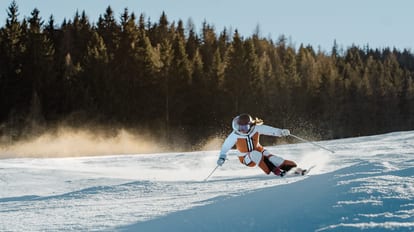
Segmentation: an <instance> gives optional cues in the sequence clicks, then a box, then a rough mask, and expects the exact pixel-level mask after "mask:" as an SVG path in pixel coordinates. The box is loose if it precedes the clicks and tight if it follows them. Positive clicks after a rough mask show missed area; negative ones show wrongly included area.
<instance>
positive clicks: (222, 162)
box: [217, 158, 226, 166]
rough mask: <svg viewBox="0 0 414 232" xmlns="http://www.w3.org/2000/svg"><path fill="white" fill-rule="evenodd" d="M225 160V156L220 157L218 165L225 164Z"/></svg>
mask: <svg viewBox="0 0 414 232" xmlns="http://www.w3.org/2000/svg"><path fill="white" fill-rule="evenodd" d="M224 161H226V159H224V158H219V159H218V160H217V165H218V166H221V165H223V164H224Z"/></svg>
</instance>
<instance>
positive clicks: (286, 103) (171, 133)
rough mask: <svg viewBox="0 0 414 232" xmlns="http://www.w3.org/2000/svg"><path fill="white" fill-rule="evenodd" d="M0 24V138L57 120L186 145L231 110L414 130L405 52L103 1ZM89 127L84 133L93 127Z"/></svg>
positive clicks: (296, 127)
mask: <svg viewBox="0 0 414 232" xmlns="http://www.w3.org/2000/svg"><path fill="white" fill-rule="evenodd" d="M7 12H8V18H7V20H6V23H5V25H4V26H3V27H1V28H0V110H1V111H0V138H1V140H0V142H1V143H2V144H7V143H12V142H14V141H17V140H20V139H25V138H28V137H34V136H37V135H39V134H41V133H43V132H44V131H46V130H50V129H51V128H52V129H53V128H58V127H59V126H61V125H65V126H69V127H73V128H89V129H91V128H105V131H107V133H108V134H111V131H116V130H117V129H119V128H128V129H129V130H132V131H135V132H136V133H145V134H147V135H148V136H149V137H152V138H156V139H158V140H160V141H161V142H165V143H166V144H174V143H176V142H179V143H180V144H182V146H180V147H181V148H184V149H186V150H189V149H194V148H196V145H197V144H199V143H200V141H202V140H204V139H205V138H208V137H211V136H215V137H217V136H218V137H221V138H223V137H225V136H226V135H227V134H228V133H229V132H230V131H231V120H232V118H233V117H234V116H236V115H237V114H240V113H245V112H246V113H250V114H251V115H253V116H255V117H256V116H257V117H260V118H263V119H264V121H265V123H266V124H269V125H273V126H275V127H279V128H289V129H290V130H291V131H292V132H293V133H296V134H299V135H303V136H306V137H307V138H312V139H333V138H344V137H354V136H361V135H371V134H379V133H385V132H390V131H398V130H412V129H414V83H413V77H414V55H413V53H412V52H411V51H410V50H407V49H404V50H398V49H395V48H388V47H387V48H370V47H369V45H368V44H367V45H366V46H364V47H362V48H361V47H358V46H355V45H351V46H349V47H347V48H343V47H340V46H338V44H336V42H335V41H333V46H332V49H331V51H329V52H326V51H321V50H317V49H315V48H313V47H312V46H310V45H303V44H301V45H300V46H299V47H297V48H296V47H295V46H294V45H293V44H292V43H290V42H289V40H288V39H287V38H286V36H284V35H281V36H280V37H279V38H278V39H277V40H276V41H273V40H272V39H270V38H264V37H262V36H260V31H259V29H258V30H257V32H255V33H253V34H252V35H251V36H248V37H243V36H241V35H240V34H239V33H238V31H237V29H236V30H234V31H233V30H232V31H228V30H227V29H224V30H223V31H221V32H217V31H216V29H215V28H214V26H212V25H210V24H208V23H207V22H204V23H203V24H202V29H201V31H199V32H197V31H195V25H194V24H193V23H192V22H191V20H189V21H188V22H187V23H186V25H184V23H183V21H181V20H179V21H177V22H169V21H168V17H167V15H166V14H165V13H164V12H162V13H160V18H159V20H158V21H156V22H151V21H150V20H149V19H145V18H144V16H143V15H142V14H141V15H140V16H139V17H137V16H136V15H135V14H134V13H130V12H129V11H128V9H125V10H124V12H123V13H121V17H120V18H119V19H116V18H115V16H114V12H113V11H112V9H111V7H108V8H107V10H106V12H104V13H103V15H101V16H100V17H99V19H98V21H97V23H96V24H91V22H90V20H89V18H88V17H87V14H86V12H82V13H79V12H76V13H75V16H74V17H73V18H72V19H69V20H66V19H65V20H64V21H63V22H62V23H61V24H60V26H57V24H56V22H55V21H54V19H53V16H50V18H49V19H48V20H47V22H46V21H45V20H43V19H42V18H40V17H39V10H37V9H34V10H33V11H32V13H31V15H30V16H29V17H27V18H25V19H23V20H21V21H19V20H18V15H19V12H18V6H17V4H16V3H15V2H12V3H11V4H10V6H9V8H8V9H7ZM92 130H93V129H92Z"/></svg>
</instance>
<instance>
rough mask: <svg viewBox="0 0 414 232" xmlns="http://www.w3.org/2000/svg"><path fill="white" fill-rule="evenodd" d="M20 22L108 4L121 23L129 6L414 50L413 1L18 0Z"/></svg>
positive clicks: (1, 18) (1, 7)
mask: <svg viewBox="0 0 414 232" xmlns="http://www.w3.org/2000/svg"><path fill="white" fill-rule="evenodd" d="M11 2H12V0H0V25H4V23H5V20H6V17H7V14H6V10H7V7H8V6H9V5H10V3H11ZM16 2H17V4H18V6H19V12H20V18H22V17H23V16H25V17H28V16H30V13H31V11H32V10H33V9H34V8H35V7H36V8H38V9H39V11H40V14H41V17H42V18H43V19H44V20H45V21H47V19H48V18H49V16H50V15H51V14H53V15H54V17H55V21H56V23H57V24H58V25H60V24H61V23H62V21H63V19H64V18H67V19H71V18H73V16H74V14H75V12H76V10H79V12H82V10H85V12H86V14H87V15H88V17H89V19H90V21H91V22H96V21H97V19H98V17H99V15H103V14H104V12H105V9H106V8H107V6H108V5H110V6H111V7H112V9H113V10H114V12H115V15H116V17H117V19H119V17H120V15H121V13H122V12H123V9H124V8H125V7H127V8H128V9H129V11H130V12H134V13H135V14H136V15H137V16H138V15H140V14H141V13H143V14H144V15H145V16H146V19H148V17H149V18H150V19H151V21H152V22H157V21H158V19H159V17H160V15H161V13H162V11H165V13H166V15H167V17H168V20H169V21H170V22H172V21H178V19H182V20H183V22H184V23H185V24H186V23H187V21H188V19H189V18H191V19H192V20H193V22H194V24H195V25H196V29H197V30H198V31H199V30H200V28H201V25H202V22H203V21H204V20H205V21H207V22H208V23H209V24H210V25H214V26H215V28H216V31H217V32H221V31H222V30H223V29H224V27H227V28H228V29H230V28H231V29H238V30H239V32H240V33H241V34H242V36H244V37H248V36H251V35H252V34H253V32H254V30H255V28H256V27H257V25H259V27H260V31H261V35H262V36H265V37H269V36H270V37H271V38H272V39H277V38H278V37H279V36H280V35H281V34H283V35H285V36H287V37H289V38H291V41H292V42H293V44H294V45H295V46H296V47H298V46H299V45H300V44H301V43H303V44H305V45H307V44H310V45H312V46H313V47H314V48H318V46H320V47H321V48H322V49H323V50H325V51H330V50H331V48H332V45H333V41H334V40H335V39H336V41H337V43H338V44H339V45H341V46H343V47H344V48H346V47H349V46H351V45H352V44H356V45H358V46H361V47H362V46H364V45H366V44H369V46H370V47H371V48H383V47H391V48H392V47H396V48H398V49H404V48H407V49H410V50H414V26H413V25H414V13H413V12H414V1H412V0H395V1H391V0H342V1H339V0H255V1H252V0H250V1H246V0H203V1H200V0H175V1H172V0H164V1H163V0H134V1H132V0H65V1H58V0H16Z"/></svg>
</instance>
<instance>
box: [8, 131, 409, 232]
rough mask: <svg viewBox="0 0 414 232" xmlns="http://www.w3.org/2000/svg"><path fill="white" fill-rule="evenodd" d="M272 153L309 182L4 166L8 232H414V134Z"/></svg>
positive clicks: (138, 167) (248, 174) (191, 155)
mask: <svg viewBox="0 0 414 232" xmlns="http://www.w3.org/2000/svg"><path fill="white" fill-rule="evenodd" d="M318 143H319V144H321V145H323V146H326V147H329V148H330V149H333V150H335V153H334V154H331V153H329V152H326V151H324V150H320V149H318V148H315V147H314V146H312V145H310V144H306V143H302V144H292V145H282V146H276V147H267V149H268V150H269V151H271V152H273V153H274V154H279V155H281V156H282V157H284V158H286V159H292V160H295V161H297V162H298V164H299V166H301V167H304V168H307V167H310V166H312V165H315V164H316V167H315V168H313V169H312V171H311V172H310V174H309V176H305V177H290V176H289V177H287V178H279V177H275V176H271V175H269V176H266V175H264V174H263V173H262V171H261V170H260V169H258V168H247V167H244V166H243V165H241V164H240V163H239V162H238V159H237V157H236V156H235V155H232V154H230V155H229V160H228V161H226V163H225V164H224V165H223V166H222V167H220V168H219V169H217V171H216V172H215V173H214V174H213V175H212V177H211V178H210V180H209V181H207V182H204V181H203V180H204V178H205V177H206V176H207V175H208V174H209V173H210V172H211V171H212V170H213V168H214V167H215V165H216V164H215V162H216V159H217V154H218V151H200V152H187V153H165V154H146V155H114V156H102V157H81V158H46V159H40V158H39V159H36V158H19V159H0V231H62V230H64V231H113V230H120V231H160V230H168V231H281V230H283V231H355V230H364V231H366V230H368V231H413V230H414V203H413V199H414V132H413V131H409V132H395V133H389V134H384V135H377V136H369V137H359V138H349V139H341V140H331V141H321V142H318Z"/></svg>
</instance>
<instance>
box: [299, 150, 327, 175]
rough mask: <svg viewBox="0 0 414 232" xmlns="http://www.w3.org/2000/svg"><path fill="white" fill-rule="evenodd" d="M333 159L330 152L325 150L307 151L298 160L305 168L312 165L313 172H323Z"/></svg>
mask: <svg viewBox="0 0 414 232" xmlns="http://www.w3.org/2000/svg"><path fill="white" fill-rule="evenodd" d="M330 160H331V157H330V154H329V153H328V152H326V151H323V150H317V151H312V152H305V153H304V154H303V155H302V156H301V157H300V158H299V159H298V160H297V162H298V164H299V166H301V167H303V168H309V167H312V173H314V174H315V173H323V172H324V171H326V170H325V169H326V168H325V167H326V166H327V164H328V163H329V161H330Z"/></svg>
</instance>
